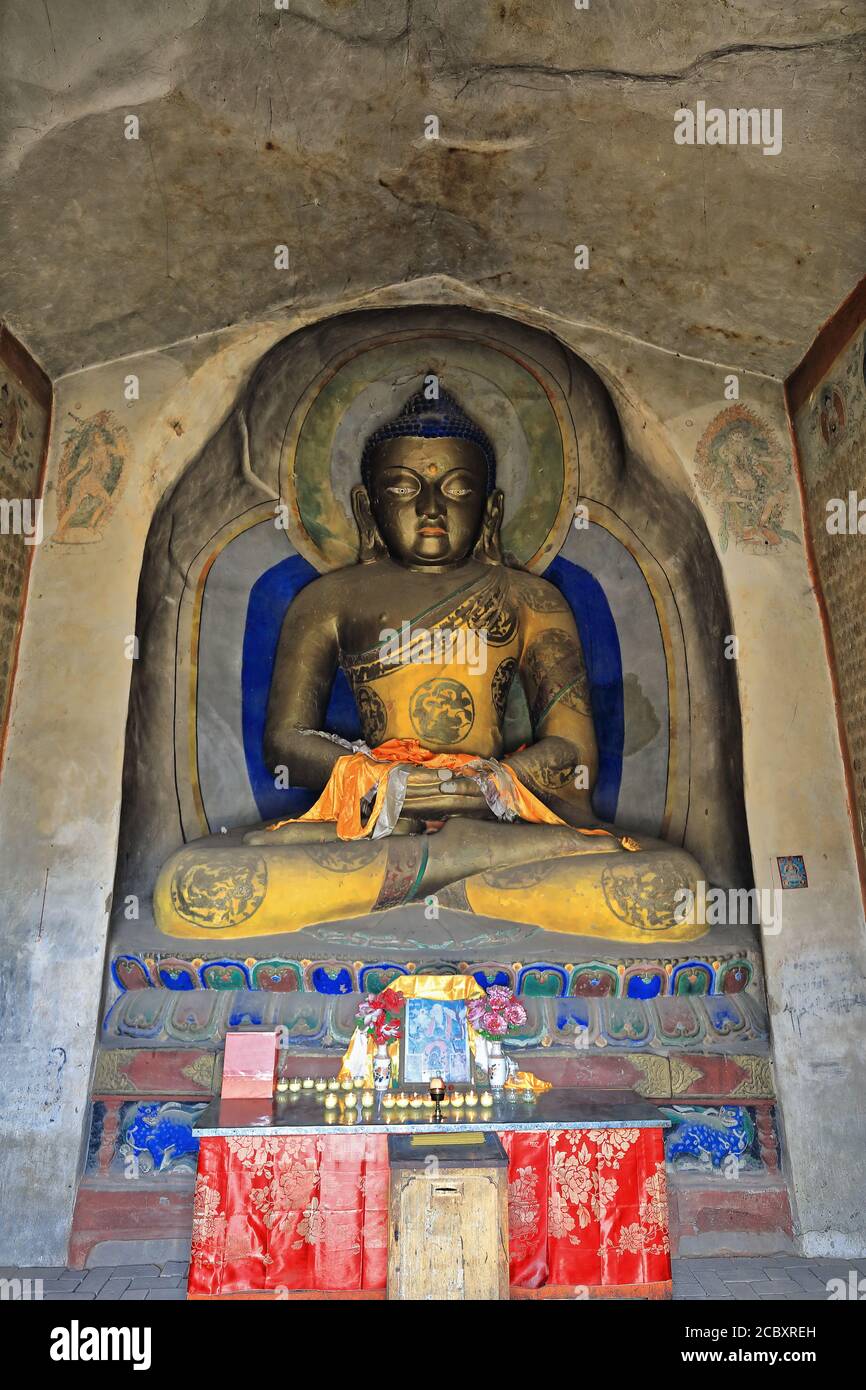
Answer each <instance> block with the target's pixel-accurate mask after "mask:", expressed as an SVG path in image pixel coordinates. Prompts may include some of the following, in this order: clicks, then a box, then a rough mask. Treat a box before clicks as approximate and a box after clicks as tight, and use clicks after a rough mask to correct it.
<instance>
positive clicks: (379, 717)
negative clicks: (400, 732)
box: [354, 685, 388, 748]
mask: <svg viewBox="0 0 866 1390" xmlns="http://www.w3.org/2000/svg"><path fill="white" fill-rule="evenodd" d="M354 694H355V704H356V705H357V706H358V714H359V715H360V718H361V728H362V729H363V731H364V739H365V741H366V742H367V743H368V744H369V746H370V747H371V748H375V747H376V745H377V743H381V741H382V735H383V734H384V732H385V728H386V726H387V723H388V713H387V710H386V709H385V705H384V702H383V700H382V699H381V698H380V697H379V696H378V695H377V694H376V692H375V690H371V689H370V687H369V685H359V686H358V688H357V690H355V692H354Z"/></svg>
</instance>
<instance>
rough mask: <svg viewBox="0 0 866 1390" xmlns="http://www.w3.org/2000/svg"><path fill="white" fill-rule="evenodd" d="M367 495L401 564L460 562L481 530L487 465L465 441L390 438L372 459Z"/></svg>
mask: <svg viewBox="0 0 866 1390" xmlns="http://www.w3.org/2000/svg"><path fill="white" fill-rule="evenodd" d="M369 496H370V506H371V509H372V512H373V517H374V519H375V522H376V525H377V526H378V528H379V533H380V535H381V537H382V540H383V541H384V542H385V544H386V546H387V547H388V550H389V552H390V554H391V557H392V559H394V560H396V561H397V562H398V564H402V565H412V566H416V567H417V566H426V565H429V566H434V565H435V566H439V567H442V566H447V565H453V564H458V563H459V562H460V561H461V560H465V559H466V556H467V555H469V553H470V552H471V550H472V548H473V546H474V545H475V542H476V540H477V539H478V535H479V532H480V529H481V522H482V518H483V516H484V509H485V504H486V501H487V464H486V461H485V458H484V455H483V454H482V452H481V450H480V449H478V448H477V447H476V446H475V445H474V444H470V443H469V442H468V441H467V440H465V439H389V440H387V441H386V442H385V443H384V444H382V445H380V447H379V448H378V449H377V450H376V453H375V455H374V457H373V460H372V467H371V469H370V486H369Z"/></svg>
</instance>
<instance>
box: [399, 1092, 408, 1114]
mask: <svg viewBox="0 0 866 1390" xmlns="http://www.w3.org/2000/svg"><path fill="white" fill-rule="evenodd" d="M408 1104H409V1097H408V1096H407V1095H404V1094H403V1092H402V1091H401V1092H400V1095H399V1096H398V1097H397V1105H398V1106H399V1108H400V1109H401V1110H405V1109H406V1107H407V1106H408Z"/></svg>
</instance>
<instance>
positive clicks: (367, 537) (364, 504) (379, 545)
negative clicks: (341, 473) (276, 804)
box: [352, 483, 388, 565]
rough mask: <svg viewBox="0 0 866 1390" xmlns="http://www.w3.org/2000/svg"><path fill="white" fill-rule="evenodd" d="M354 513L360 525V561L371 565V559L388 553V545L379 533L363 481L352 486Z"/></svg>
mask: <svg viewBox="0 0 866 1390" xmlns="http://www.w3.org/2000/svg"><path fill="white" fill-rule="evenodd" d="M352 515H353V516H354V518H355V525H356V526H357V527H358V541H359V545H358V561H359V563H360V564H362V565H369V564H370V562H371V560H381V559H382V557H383V556H385V555H387V554H388V547H387V546H386V545H385V542H384V541H383V540H382V537H381V536H380V534H379V528H378V526H377V525H376V521H375V518H374V516H373V509H372V507H371V506H370V498H369V495H368V493H367V489H366V488H365V487H364V486H363V485H362V484H361V483H358V484H357V485H356V486H355V487H353V488H352Z"/></svg>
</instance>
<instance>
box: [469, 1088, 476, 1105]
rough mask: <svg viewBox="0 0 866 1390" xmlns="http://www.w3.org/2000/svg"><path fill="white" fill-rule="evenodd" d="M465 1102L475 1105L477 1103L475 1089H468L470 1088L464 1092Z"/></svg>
mask: <svg viewBox="0 0 866 1390" xmlns="http://www.w3.org/2000/svg"><path fill="white" fill-rule="evenodd" d="M466 1104H467V1105H477V1104H478V1094H477V1092H476V1091H473V1090H471V1089H470V1090H468V1091H467V1092H466Z"/></svg>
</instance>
